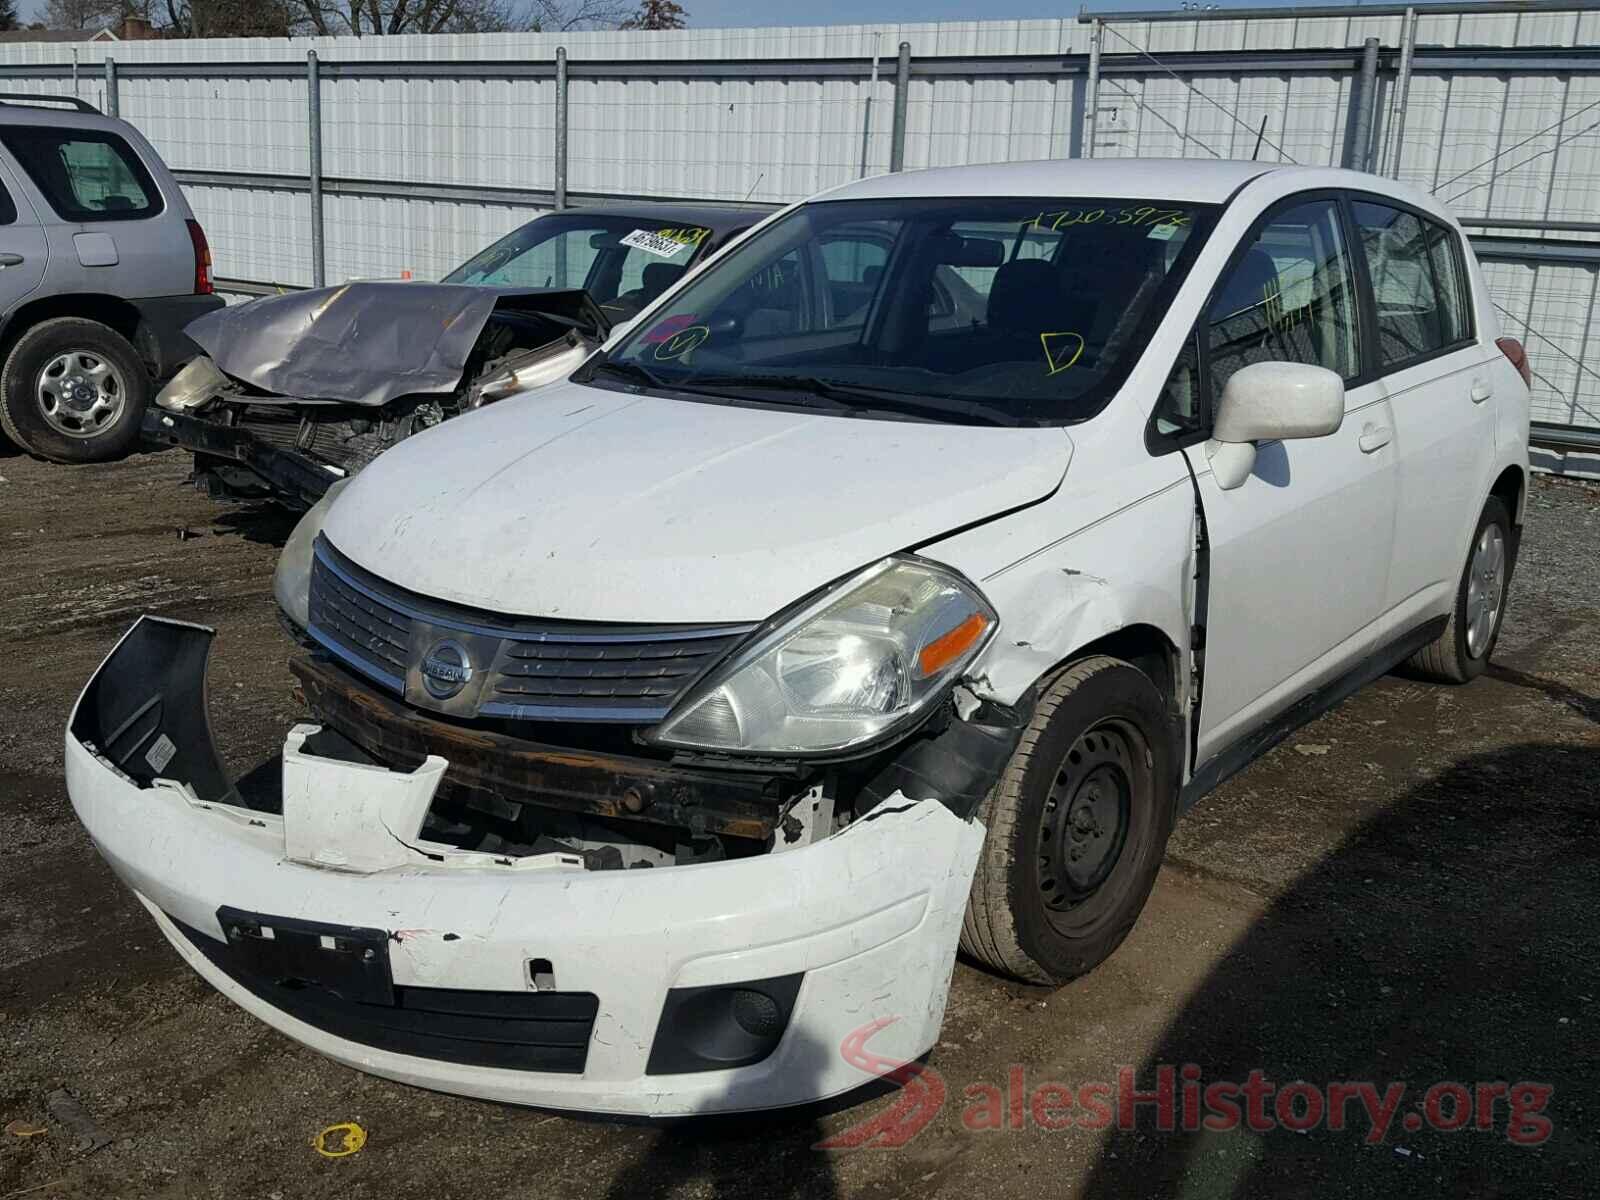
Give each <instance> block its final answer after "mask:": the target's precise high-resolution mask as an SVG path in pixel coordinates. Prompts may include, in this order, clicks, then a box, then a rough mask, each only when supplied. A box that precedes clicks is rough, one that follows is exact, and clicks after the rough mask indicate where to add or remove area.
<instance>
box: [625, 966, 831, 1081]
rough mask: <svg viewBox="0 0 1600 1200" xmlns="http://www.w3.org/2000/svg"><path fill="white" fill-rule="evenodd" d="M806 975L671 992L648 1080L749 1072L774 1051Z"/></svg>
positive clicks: (647, 1069) (653, 1046) (652, 1048)
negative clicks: (695, 1073) (700, 1073)
mask: <svg viewBox="0 0 1600 1200" xmlns="http://www.w3.org/2000/svg"><path fill="white" fill-rule="evenodd" d="M804 978H805V976H804V974H799V975H780V976H777V977H775V978H773V979H756V980H751V981H749V982H747V983H722V984H715V985H713V986H710V987H692V988H673V989H672V990H671V991H669V992H668V993H667V1002H666V1004H664V1005H663V1006H662V1009H661V1020H660V1022H659V1023H658V1024H657V1025H656V1036H655V1040H654V1041H653V1042H652V1043H651V1046H650V1061H649V1063H648V1064H646V1066H645V1074H646V1075H681V1074H686V1073H689V1072H692V1071H724V1070H727V1069H729V1068H731V1067H748V1066H750V1065H751V1064H753V1063H758V1062H760V1061H761V1060H762V1059H764V1058H766V1057H767V1056H768V1055H769V1054H771V1053H772V1052H773V1051H774V1050H776V1049H777V1048H778V1043H779V1042H781V1041H782V1040H783V1035H784V1031H785V1030H787V1029H788V1028H789V1017H790V1016H791V1015H792V1014H793V1012H794V1001H795V997H796V996H797V995H798V994H799V992H800V981H801V980H802V979H804Z"/></svg>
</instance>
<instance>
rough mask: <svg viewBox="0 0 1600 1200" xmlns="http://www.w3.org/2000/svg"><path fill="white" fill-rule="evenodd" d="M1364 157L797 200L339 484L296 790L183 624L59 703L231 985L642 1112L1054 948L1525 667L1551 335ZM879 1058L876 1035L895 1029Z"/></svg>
mask: <svg viewBox="0 0 1600 1200" xmlns="http://www.w3.org/2000/svg"><path fill="white" fill-rule="evenodd" d="M1496 334H1497V331H1496V327H1495V318H1494V311H1493V308H1492V306H1491V304H1490V303H1489V300H1488V298H1487V295H1486V294H1485V291H1484V286H1483V280H1482V277H1481V274H1480V272H1479V269H1478V267H1477V264H1476V263H1475V261H1474V260H1473V257H1472V255H1471V253H1470V251H1469V250H1468V248H1467V246H1466V243H1465V241H1464V239H1463V238H1462V236H1461V233H1460V229H1459V227H1458V226H1457V225H1456V224H1455V222H1454V221H1453V219H1452V218H1451V217H1450V216H1449V215H1448V214H1447V213H1446V212H1445V211H1444V210H1443V209H1442V208H1440V206H1439V205H1438V204H1437V203H1435V202H1434V201H1432V200H1430V199H1429V198H1427V197H1425V196H1423V195H1421V194H1419V193H1417V192H1414V191H1411V190H1409V189H1406V188H1402V187H1400V186H1399V185H1396V184H1394V183H1393V182H1392V181H1389V180H1383V179H1378V178H1376V177H1372V176H1367V175H1359V174H1354V173H1349V172H1341V171H1333V170H1322V169H1309V168H1296V167H1279V166H1271V165H1268V164H1259V163H1206V162H1195V161H1186V162H1181V163H1176V162H1137V161H1134V162H1129V161H1117V162H1110V161H1106V162H1078V161H1073V162H1057V163H1032V164H1024V165H1014V166H998V167H996V166H988V167H982V168H970V169H955V170H941V171H931V172H921V173H912V174H903V175H895V176H890V177H887V178H881V179H873V180H867V181H862V182H858V183H854V184H850V185H848V186H846V187H843V188H840V189H838V190H836V191H833V192H830V193H827V194H825V195H824V196H821V197H819V198H817V199H814V200H811V201H809V202H806V203H804V204H801V205H797V206H794V207H792V208H790V209H788V210H786V211H784V212H782V213H779V214H777V215H776V216H774V217H773V218H771V219H769V220H768V221H766V222H765V223H764V224H763V225H762V226H761V227H759V228H758V229H756V230H755V231H753V232H752V233H751V234H750V235H749V236H748V237H747V238H746V239H745V240H744V241H743V242H742V243H740V244H738V245H736V246H733V247H731V248H730V249H729V251H728V252H727V253H726V254H724V255H723V256H721V257H720V258H719V259H717V260H715V261H713V262H712V263H711V264H709V265H708V267H707V268H706V269H705V270H704V271H702V272H701V273H700V274H698V275H696V276H694V277H691V278H688V279H686V280H684V281H683V282H682V283H681V284H680V285H679V286H677V287H675V288H674V289H672V290H671V291H669V292H667V293H666V294H665V295H664V296H663V297H661V298H660V299H659V300H658V301H657V302H656V303H654V304H653V305H651V306H650V307H648V308H647V309H645V310H644V311H643V313H642V314H641V315H640V316H639V317H638V319H636V320H635V321H633V322H632V323H631V324H630V325H629V326H627V327H626V328H624V329H623V330H621V331H619V332H618V333H617V334H616V335H614V336H613V338H612V339H611V341H610V343H609V344H608V346H607V348H606V349H605V350H604V351H603V352H602V353H601V354H599V355H597V356H595V357H594V358H592V359H590V361H589V362H588V363H586V364H585V365H584V366H583V367H582V368H581V369H580V370H579V371H578V372H577V373H576V374H575V375H573V376H572V377H571V378H570V379H569V380H566V381H563V382H558V383H555V384H552V385H549V386H547V387H546V388H543V389H541V390H540V391H539V393H538V394H537V395H530V396H527V397H512V398H510V399H507V400H505V401H502V402H501V403H498V404H496V405H494V406H493V407H491V408H486V409H483V410H482V411H480V412H476V413H473V414H470V415H469V416H468V417H466V418H463V419H461V420H458V421H452V422H449V423H448V424H445V425H443V426H440V427H438V428H436V429H429V430H426V431H424V432H422V433H420V434H418V435H417V436H414V437H411V438H408V439H406V440H405V441H404V442H403V443H402V444H400V445H399V446H397V447H396V448H395V449H394V450H392V451H390V452H388V453H385V454H383V455H382V456H381V457H379V458H377V459H376V460H375V461H374V462H373V463H372V464H371V465H370V466H368V467H367V468H366V469H365V470H363V471H362V472H361V473H360V474H359V475H358V476H356V477H355V478H354V479H352V480H351V481H349V482H348V483H347V484H343V485H341V486H340V488H338V489H337V490H336V491H334V492H332V493H330V495H329V496H328V498H327V499H326V500H325V501H323V502H322V503H320V504H319V505H317V507H316V508H314V509H313V510H312V511H311V512H310V513H308V514H307V516H306V518H305V520H304V521H303V522H302V524H301V526H300V527H299V529H298V530H297V531H296V533H295V537H294V541H293V543H292V544H291V545H290V546H289V547H288V548H287V550H286V552H285V554H284V557H283V561H282V564H281V565H280V569H279V576H278V579H277V589H278V596H279V599H280V601H281V603H282V605H283V607H284V609H285V612H286V614H287V615H288V617H289V619H290V620H291V621H292V622H293V623H294V625H295V626H296V627H297V629H298V630H299V631H300V635H301V636H302V637H303V639H304V641H305V643H306V645H307V647H308V649H307V652H306V653H305V654H304V655H302V656H300V657H298V658H296V659H295V660H294V661H293V662H292V663H291V670H292V672H293V674H294V676H295V678H296V679H297V681H298V684H299V687H300V688H301V689H302V691H303V694H304V698H305V704H306V707H307V709H308V712H309V715H308V718H307V720H306V722H305V723H304V724H301V725H298V726H296V727H295V728H294V729H292V730H290V731H288V735H287V740H286V742H285V745H284V750H283V764H282V765H283V770H282V785H281V789H275V790H274V791H273V792H272V793H271V794H269V795H253V794H246V793H241V791H240V790H239V789H238V788H237V787H236V785H234V784H233V783H232V782H231V781H230V780H229V779H228V778H227V777H226V776H225V774H224V772H223V770H222V768H221V766H220V764H219V760H218V756H217V753H216V751H215V750H214V749H213V747H212V745H211V741H210V736H209V733H208V730H207V718H206V713H205V680H204V673H205V663H206V656H207V651H208V647H209V644H210V640H211V633H210V631H209V630H206V629H203V628H200V627H197V626H191V625H185V624H180V623H177V622H173V621H168V620H159V619H154V618H145V619H144V620H142V621H140V622H139V623H138V624H136V625H135V626H134V627H133V629H132V630H130V631H129V632H128V633H127V634H126V635H125V636H124V638H123V640H122V641H121V642H120V643H119V644H118V646H117V647H116V648H115V649H114V650H113V651H112V653H111V655H110V657H109V658H108V659H107V660H106V662H105V663H104V664H103V665H102V667H101V668H100V670H99V671H98V672H97V674H96V675H95V676H94V678H93V680H92V681H91V682H90V684H89V686H88V688H87V690H86V691H85V693H84V695H83V697H82V699H81V701H80V702H79V705H78V707H77V709H76V711H75V713H74V715H73V717H72V719H71V726H70V729H69V732H68V736H67V778H68V785H69V789H70V791H71V795H72V800H73V803H74V805H75V806H76V809H77V811H78V814H79V816H80V817H81V819H82V820H83V822H84V824H85V825H86V826H87V827H88V829H89V831H90V832H91V834H92V835H93V837H94V841H95V843H96V845H97V846H98V847H99V849H100V851H101V853H102V854H104V856H105V857H106V859H107V861H108V862H109V863H110V864H111V865H112V867H113V868H114V869H115V871H116V872H117V873H118V875H120V876H121V877H122V879H123V880H124V881H125V882H126V883H127V884H128V885H129V886H130V887H131V888H132V889H133V890H134V891H135V893H136V894H137V895H138V897H139V898H140V900H141V901H142V902H143V903H144V904H145V905H146V906H147V907H148V908H149V910H150V912H151V915H152V916H153V918H154V919H155V921H156V922H157V924H158V925H159V926H160V928H161V930H162V932H163V933H164V934H165V935H166V936H167V938H168V939H169V940H170V941H171V942H172V944H173V945H174V946H175V947H176V948H177V950H178V951H179V953H181V954H182V955H183V956H184V958H185V959H186V960H187V961H188V962H189V963H190V964H191V965H192V966H193V967H194V969H195V970H196V971H198V972H199V973H200V974H201V975H203V976H204V977H205V978H206V979H207V980H209V981H210V982H211V983H212V984H214V985H215V986H216V987H217V988H218V989H220V990H221V991H222V992H224V993H225V994H226V995H228V996H229V997H230V998H232V999H233V1000H235V1001H236V1002H237V1003H238V1004H240V1005H241V1006H243V1007H244V1008H246V1009H247V1010H249V1011H250V1012H252V1013H254V1014H256V1015H257V1016H258V1017H260V1018H261V1019H262V1020H264V1021H266V1022H268V1023H269V1024H271V1025H272V1026H274V1027H275V1028H277V1029H280V1030H282V1031H283V1032H285V1033H286V1034H288V1035H289V1036H291V1037H293V1038H295V1039H297V1040H299V1041H301V1042H303V1043H305V1044H306V1045H308V1046H311V1047H313V1048H315V1049H317V1050H319V1051H322V1052H323V1053H325V1054H328V1055H331V1056H332V1057H334V1058H336V1059H338V1060H340V1061H342V1062H345V1063H349V1064H351V1065H352V1066H356V1067H359V1068H361V1069H362V1070H366V1071H371V1072H374V1073H376V1074H379V1075H383V1076H387V1077H389V1078H393V1079H399V1080H407V1081H411V1082H415V1083H418V1084H422V1085H425V1086H427V1087H431V1088H439V1089H443V1090H447V1091H453V1092H461V1093H465V1094H469V1095H474V1096H482V1097H490V1098H494V1099H498V1100H506V1101H515V1102H518V1103H527V1104H538V1105H548V1106H552V1107H558V1108H569V1109H583V1110H590V1111H596V1112H605V1113H633V1114H643V1115H649V1116H667V1115H681V1114H687V1113H697V1112H717V1111H731V1110H740V1109H751V1108H762V1107H770V1106H775V1105H784V1104H793V1103H798V1102H802V1101H807V1100H812V1099H815V1098H818V1097H823V1096H828V1095H832V1094H835V1093H839V1092H841V1091H844V1090H847V1089H849V1088H851V1087H854V1086H856V1085H858V1084H860V1083H862V1082H864V1081H865V1079H866V1077H865V1076H864V1075H863V1074H862V1072H861V1070H860V1069H858V1067H857V1066H855V1065H853V1063H852V1062H851V1061H850V1059H849V1057H848V1056H846V1055H845V1054H843V1053H841V1046H842V1045H843V1044H845V1043H846V1041H847V1039H851V1038H852V1037H853V1038H854V1039H855V1042H854V1043H853V1044H857V1045H859V1043H860V1041H861V1039H862V1038H863V1037H865V1036H869V1035H870V1037H871V1039H872V1050H873V1052H874V1053H875V1054H876V1055H878V1056H881V1058H885V1059H901V1060H909V1059H914V1058H916V1057H917V1056H919V1055H921V1054H923V1053H925V1052H926V1051H927V1050H928V1049H929V1048H930V1047H931V1046H932V1045H933V1044H934V1042H935V1041H936V1039H937V1036H938V1031H939V1025H940V1021H941V1018H942V1015H943V1011H944V1004H945V995H946V991H947V988H948V985H949V979H950V973H951V969H952V965H953V961H954V958H955V954H956V950H957V945H958V943H959V944H960V945H961V946H962V947H964V948H965V950H966V951H967V952H968V953H969V954H970V955H972V956H973V957H974V958H976V959H977V960H979V961H980V962H981V963H983V964H986V965H987V966H989V967H991V968H994V969H996V970H999V971H1002V972H1006V973H1009V974H1011V975H1014V976H1016V977H1019V978H1021V979H1024V980H1029V981H1033V982H1037V983H1047V984H1048V983H1058V982H1061V981H1064V980H1068V979H1071V978H1072V977H1074V976H1076V975H1079V974H1081V973H1083V972H1085V971H1088V970H1089V969H1091V968H1092V967H1094V966H1095V965H1096V964H1097V963H1099V962H1101V961H1102V960H1103V959H1105V958H1106V957H1107V956H1108V955H1109V954H1111V953H1112V951H1113V950H1115V948H1116V947H1117V946H1118V944H1119V943H1120V942H1121V941H1122V939H1123V938H1124V937H1125V935H1126V934H1127V933H1128V931H1129V929H1130V927H1131V926H1132V925H1133V922H1134V920H1135V919H1136V917H1137V916H1138V914H1139V912H1140V909H1141V908H1142V907H1143V905H1144V902H1145V899H1146V897H1147V896H1148V894H1149V892H1150V889H1151V887H1152V885H1153V883H1154V880H1155V877H1156V872H1157V869H1158V867H1159V865H1160V863H1161V859H1162V851H1163V847H1164V846H1165V844H1166V841H1167V838H1168V834H1169V832H1170V831H1171V829H1172V826H1173V822H1174V820H1175V819H1176V817H1177V815H1178V814H1179V813H1180V812H1181V811H1182V810H1183V808H1184V807H1185V806H1186V805H1188V804H1191V803H1193V802H1194V801H1195V800H1196V799H1198V798H1199V797H1200V796H1201V795H1203V794H1204V793H1205V792H1207V791H1208V790H1210V789H1211V788H1213V787H1215V786H1216V785H1217V784H1218V783H1219V782H1220V781H1221V780H1222V779H1224V778H1226V777H1227V776H1228V775H1230V774H1231V773H1233V772H1234V771H1237V770H1238V769H1240V768H1241V767H1243V766H1244V765H1246V764H1247V763H1248V762H1250V761H1251V759H1253V758H1254V757H1256V756H1258V755H1260V754H1261V753H1263V752H1264V751H1265V750H1266V749H1268V748H1270V747H1271V746H1272V745H1273V744H1275V743H1276V742H1277V741H1278V740H1280V739H1281V738H1282V737H1283V736H1284V735H1285V734H1287V733H1288V732H1289V731H1291V730H1292V729H1294V728H1295V727H1297V726H1298V725H1300V724H1302V723H1304V722H1305V721H1307V720H1309V719H1310V718H1311V717H1313V716H1315V715H1316V714H1317V713H1319V712H1321V711H1323V710H1325V709H1326V708H1327V707H1329V706H1331V705H1332V704H1334V703H1336V702H1337V701H1338V700H1339V699H1341V698H1342V697H1344V696H1346V695H1348V694H1349V693H1350V692H1351V691H1353V690H1354V689H1355V688H1356V687H1358V686H1360V685H1361V684H1362V683H1364V682H1366V681H1368V680H1371V679H1373V678H1374V677H1376V676H1377V675H1379V674H1380V673H1382V672H1384V671H1386V670H1387V669H1389V668H1390V667H1392V666H1394V665H1396V664H1398V663H1401V662H1403V661H1406V660H1407V659H1410V660H1412V662H1413V663H1414V664H1415V666H1416V669H1419V670H1422V671H1425V672H1427V673H1430V674H1432V675H1434V676H1436V677H1439V678H1441V679H1447V680H1454V681H1458V682H1464V681H1466V680H1468V679H1471V678H1472V677H1474V676H1475V675H1477V674H1478V673H1480V672H1481V671H1482V670H1483V669H1484V666H1485V664H1486V662H1487V660H1488V657H1489V654H1490V652H1491V650H1492V648H1493V645H1494V641H1495V637H1496V634H1497V631H1498V628H1499V622H1500V617H1501V614H1502V612H1503V611H1504V605H1505V597H1506V587H1507V584H1508V581H1509V578H1510V574H1511V568H1512V565H1513V563H1514V561H1515V551H1516V546H1517V537H1518V531H1519V528H1520V522H1521V512H1522V506H1523V495H1524V491H1525V478H1526V469H1527V461H1526V459H1527V424H1528V390H1527V386H1526V371H1527V364H1526V360H1525V359H1524V357H1523V354H1522V350H1521V348H1520V346H1518V345H1517V344H1516V343H1515V342H1513V341H1511V340H1510V339H1497V336H1496ZM857 1057H858V1056H857Z"/></svg>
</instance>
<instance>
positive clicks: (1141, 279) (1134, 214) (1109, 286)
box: [577, 197, 1215, 424]
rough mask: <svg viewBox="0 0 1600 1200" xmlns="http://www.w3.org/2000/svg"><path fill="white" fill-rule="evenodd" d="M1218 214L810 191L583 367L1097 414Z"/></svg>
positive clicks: (1023, 414) (618, 380) (940, 414)
mask: <svg viewBox="0 0 1600 1200" xmlns="http://www.w3.org/2000/svg"><path fill="white" fill-rule="evenodd" d="M1214 215H1215V213H1214V208H1213V207H1211V206H1204V205H1194V204H1182V203H1173V202H1167V201H1162V200H1153V199H1139V198H1133V199H1126V200H1103V199H1095V200H1084V199H1071V198H1067V199H1059V198H1058V199H1045V200H1041V199H1040V198H1038V197H1033V198H1027V199H1022V198H1016V199H1011V198H981V199H931V198H914V197H909V198H898V199H892V200H847V201H822V202H818V203H814V204H807V205H804V206H802V207H801V208H798V209H796V210H795V211H794V212H792V213H790V214H789V215H788V216H786V217H783V218H780V219H779V220H777V221H775V222H774V223H773V224H771V225H770V226H768V227H767V228H766V229H764V230H762V231H760V232H759V233H757V234H756V235H755V236H754V237H752V238H750V239H749V240H748V241H747V242H745V243H744V244H743V245H742V246H739V247H736V248H735V249H734V250H733V251H731V252H730V253H729V254H728V255H727V256H726V257H725V258H724V259H722V260H721V261H720V262H718V263H716V264H714V265H713V266H711V267H710V268H709V269H708V270H706V271H705V273H704V274H702V275H701V276H700V277H699V278H697V279H695V280H693V281H691V282H690V283H689V284H688V285H687V286H686V287H685V288H684V289H683V290H682V291H681V292H680V293H679V294H678V295H677V296H675V297H674V298H673V299H672V301H671V302H670V303H669V304H668V305H666V306H665V307H664V308H661V309H658V310H657V311H656V312H654V313H652V314H651V316H650V319H649V320H648V321H647V322H646V323H644V324H643V325H641V326H640V327H639V328H638V329H635V330H634V331H633V332H632V333H631V334H630V335H629V336H628V337H626V338H625V339H624V340H623V341H621V342H620V343H619V344H618V345H617V347H616V348H615V349H614V350H612V351H611V352H610V353H609V354H608V355H607V356H606V357H605V358H603V359H595V360H592V361H591V363H590V365H589V366H588V367H586V368H585V369H584V371H583V372H581V373H580V374H579V376H578V377H577V378H579V379H580V380H583V379H590V378H592V379H594V380H595V381H596V382H607V383H613V384H615V385H623V386H633V387H640V386H652V387H657V388H665V389H668V390H673V391H677V392H680V393H684V394H687V395H689V396H691V397H696V396H712V397H716V398H719V399H724V400H733V401H735V402H738V401H740V400H745V401H751V402H756V403H777V404H801V405H804V406H807V407H822V408H826V409H829V410H836V411H847V410H848V411H854V412H857V413H859V414H861V415H879V414H880V413H881V414H884V415H889V414H893V415H899V416H904V415H907V414H909V415H912V416H914V417H921V418H924V419H932V420H944V421H953V422H960V423H969V424H970V423H985V424H1035V423H1038V424H1058V423H1067V422H1072V421H1079V420H1083V419H1085V418H1087V417H1089V416H1092V415H1093V414H1094V413H1095V412H1097V411H1098V410H1099V409H1100V408H1101V407H1102V406H1103V405H1104V404H1105V403H1106V401H1107V400H1108V399H1109V398H1110V396H1111V394H1112V393H1113V392H1114V391H1115V389H1116V387H1117V386H1118V385H1119V384H1120V383H1121V381H1122V380H1123V379H1124V378H1126V376H1127V374H1128V372H1129V370H1131V369H1132V365H1133V363H1134V361H1136V359H1137V356H1138V353H1139V351H1140V349H1141V348H1142V347H1143V345H1144V344H1145V342H1146V340H1147V339H1148V337H1149V336H1150V334H1151V332H1152V331H1153V329H1154V327H1155V324H1156V322H1157V321H1158V320H1159V318H1160V315H1161V313H1163V312H1164V311H1165V309H1166V306H1167V304H1168V303H1169V302H1170V300H1171V298H1172V296H1173V294H1174V293H1175V291H1176V289H1177V286H1178V284H1179V283H1180V282H1181V280H1182V276H1183V274H1184V273H1185V272H1186V271H1187V269H1188V266H1189V264H1190V263H1191V262H1192V261H1193V259H1194V256H1195V254H1196V252H1197V251H1198V248H1199V245H1200V243H1201V241H1202V240H1203V237H1204V234H1205V232H1206V231H1207V230H1208V229H1209V228H1210V225H1211V224H1212V221H1213V218H1214Z"/></svg>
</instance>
